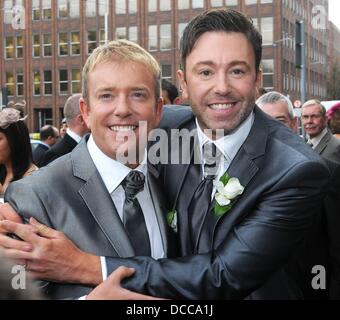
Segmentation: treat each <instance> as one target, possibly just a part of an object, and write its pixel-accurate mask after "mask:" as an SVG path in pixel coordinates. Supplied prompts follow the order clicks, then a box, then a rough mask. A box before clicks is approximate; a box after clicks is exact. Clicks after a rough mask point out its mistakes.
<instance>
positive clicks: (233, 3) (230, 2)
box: [226, 0, 237, 6]
mask: <svg viewBox="0 0 340 320" xmlns="http://www.w3.org/2000/svg"><path fill="white" fill-rule="evenodd" d="M226 1H227V5H228V6H237V0H226Z"/></svg>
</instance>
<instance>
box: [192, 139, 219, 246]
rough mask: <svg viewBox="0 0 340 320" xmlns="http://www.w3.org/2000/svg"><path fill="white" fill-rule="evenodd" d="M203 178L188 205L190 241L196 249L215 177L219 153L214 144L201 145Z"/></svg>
mask: <svg viewBox="0 0 340 320" xmlns="http://www.w3.org/2000/svg"><path fill="white" fill-rule="evenodd" d="M203 158H204V160H205V164H204V179H203V180H202V181H201V182H200V184H199V185H198V187H197V189H196V191H195V193H194V195H193V197H192V199H191V201H190V204H189V207H188V214H189V224H190V234H191V243H192V246H193V248H194V249H196V244H197V240H198V239H197V238H198V236H199V231H200V229H201V226H202V224H203V221H204V218H205V216H206V214H207V212H208V210H209V207H210V203H211V194H212V190H213V181H214V179H215V176H216V173H217V170H218V167H219V160H220V158H221V153H220V151H218V150H217V149H216V146H215V144H213V143H206V144H205V145H204V146H203Z"/></svg>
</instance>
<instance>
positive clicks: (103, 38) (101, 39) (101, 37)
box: [99, 29, 109, 45]
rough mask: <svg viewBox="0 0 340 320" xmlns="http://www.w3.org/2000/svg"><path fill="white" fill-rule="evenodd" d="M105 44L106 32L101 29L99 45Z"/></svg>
mask: <svg viewBox="0 0 340 320" xmlns="http://www.w3.org/2000/svg"><path fill="white" fill-rule="evenodd" d="M107 38H109V37H107ZM103 44H105V30H104V29H101V30H99V45H103Z"/></svg>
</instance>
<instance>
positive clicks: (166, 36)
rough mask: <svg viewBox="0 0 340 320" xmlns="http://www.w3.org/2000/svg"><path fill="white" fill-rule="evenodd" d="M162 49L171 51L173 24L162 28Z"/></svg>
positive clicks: (163, 25) (164, 25)
mask: <svg viewBox="0 0 340 320" xmlns="http://www.w3.org/2000/svg"><path fill="white" fill-rule="evenodd" d="M160 49H161V50H162V51H163V50H171V24H161V26H160Z"/></svg>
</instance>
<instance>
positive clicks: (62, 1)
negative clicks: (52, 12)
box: [58, 0, 68, 19]
mask: <svg viewBox="0 0 340 320" xmlns="http://www.w3.org/2000/svg"><path fill="white" fill-rule="evenodd" d="M67 17H68V0H58V18H59V19H66V18H67Z"/></svg>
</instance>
